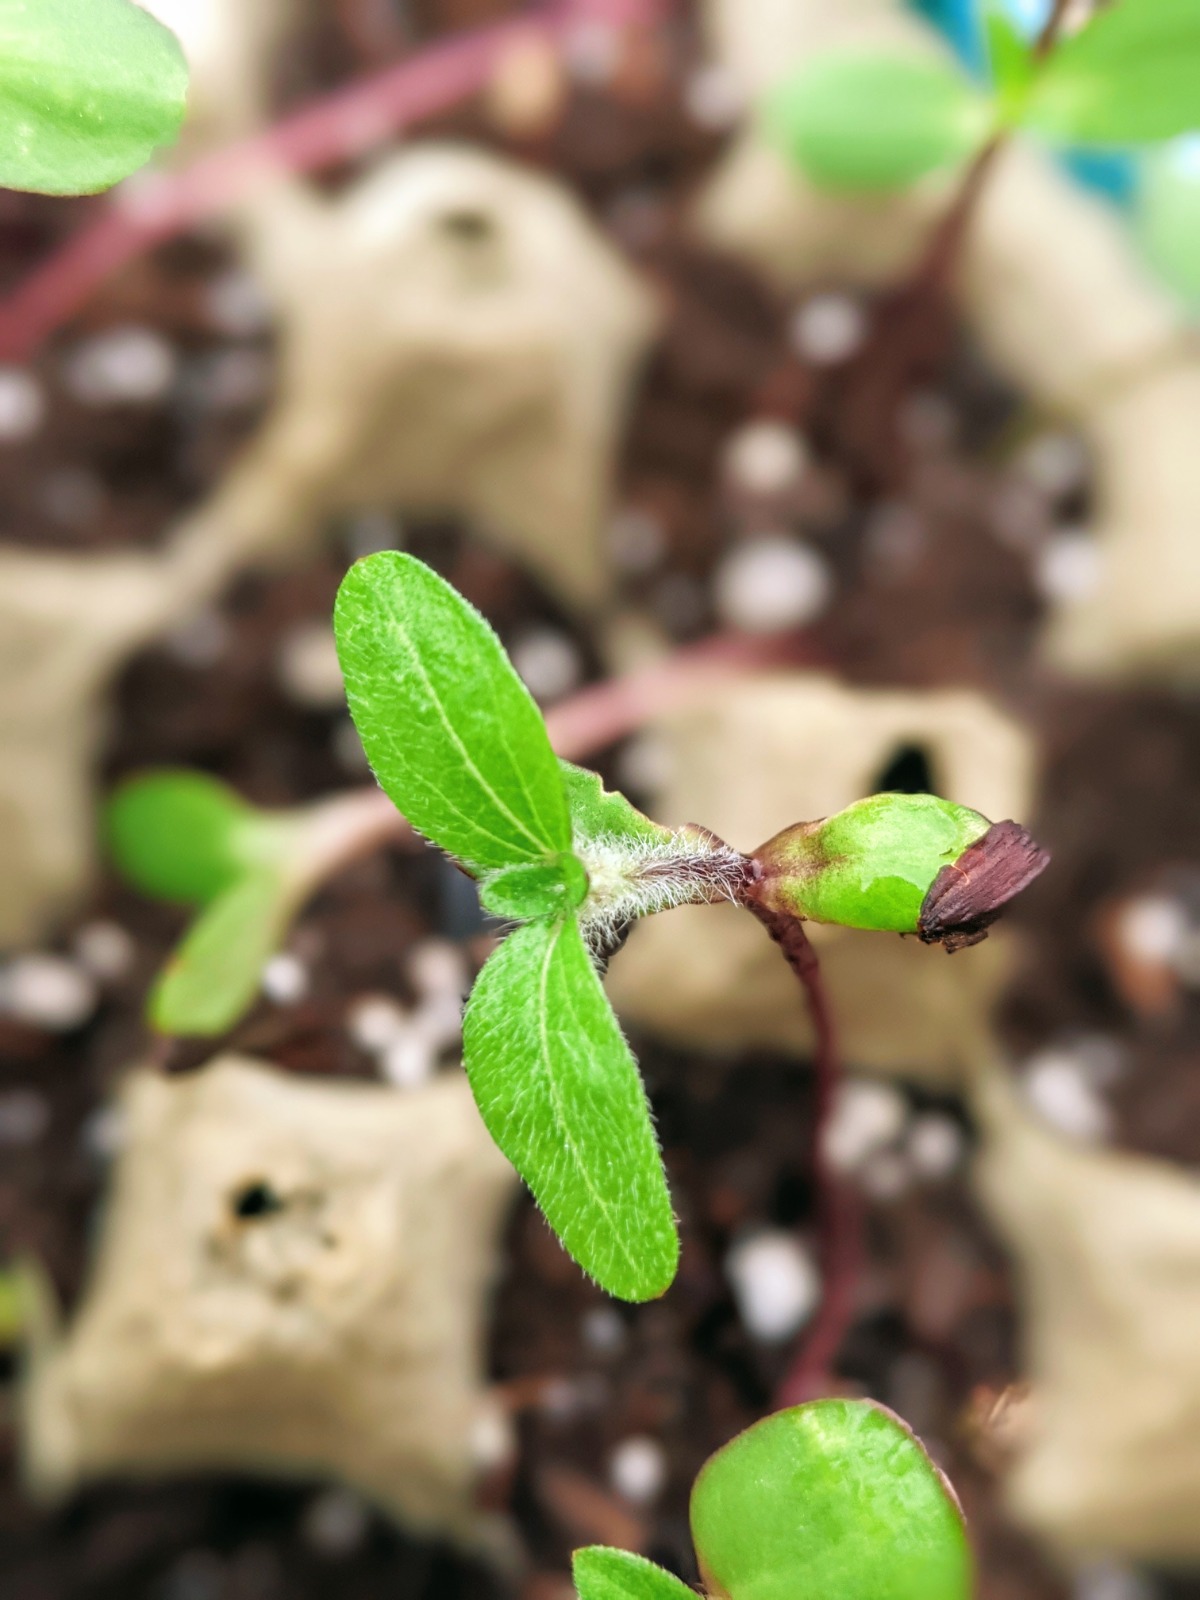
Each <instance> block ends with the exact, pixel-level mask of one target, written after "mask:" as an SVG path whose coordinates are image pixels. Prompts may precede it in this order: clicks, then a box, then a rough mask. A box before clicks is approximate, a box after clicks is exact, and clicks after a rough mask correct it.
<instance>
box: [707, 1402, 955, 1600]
mask: <svg viewBox="0 0 1200 1600" xmlns="http://www.w3.org/2000/svg"><path fill="white" fill-rule="evenodd" d="M691 1521H692V1537H693V1539H694V1540H695V1544H696V1553H697V1556H698V1557H699V1561H700V1570H701V1573H702V1574H703V1577H704V1581H705V1587H706V1588H707V1590H708V1592H709V1593H710V1594H712V1595H715V1596H727V1597H728V1600H970V1595H971V1589H972V1560H971V1552H970V1547H969V1545H968V1543H967V1536H966V1529H965V1527H964V1526H963V1519H962V1512H961V1511H960V1509H959V1506H958V1502H957V1501H956V1499H955V1498H954V1494H953V1491H952V1490H951V1489H950V1487H949V1485H948V1483H947V1482H946V1480H945V1478H944V1477H943V1476H942V1474H941V1473H940V1472H939V1471H938V1469H937V1468H936V1467H935V1466H934V1464H933V1462H932V1461H931V1460H930V1459H929V1457H928V1456H927V1455H926V1453H925V1451H924V1450H923V1449H922V1448H921V1446H920V1444H919V1443H918V1442H917V1440H916V1439H915V1438H914V1437H913V1435H912V1434H911V1433H910V1432H909V1430H908V1429H907V1428H906V1427H905V1426H904V1424H903V1423H902V1422H901V1421H900V1419H899V1418H898V1417H895V1416H893V1415H892V1413H891V1412H889V1411H886V1410H884V1408H883V1407H882V1406H877V1405H874V1404H872V1403H870V1402H868V1401H861V1400H819V1401H815V1402H814V1403H812V1404H810V1405H804V1406H795V1407H793V1408H792V1409H790V1410H787V1411H780V1412H776V1414H775V1415H774V1416H770V1417H767V1418H766V1419H765V1420H764V1421H762V1422H759V1423H756V1424H755V1425H754V1426H753V1427H752V1428H748V1429H747V1430H746V1432H745V1433H742V1434H739V1435H738V1437H737V1438H736V1439H734V1440H732V1441H731V1442H730V1443H729V1444H727V1445H726V1446H725V1447H724V1449H722V1450H719V1451H718V1452H717V1453H716V1455H715V1456H713V1457H711V1459H710V1460H709V1461H708V1462H707V1463H706V1465H705V1466H704V1467H703V1468H702V1469H701V1472H700V1475H699V1477H698V1478H697V1479H696V1483H695V1486H694V1487H693V1489H692V1501H691Z"/></svg>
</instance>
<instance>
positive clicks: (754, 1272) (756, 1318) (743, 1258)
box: [725, 1228, 821, 1344]
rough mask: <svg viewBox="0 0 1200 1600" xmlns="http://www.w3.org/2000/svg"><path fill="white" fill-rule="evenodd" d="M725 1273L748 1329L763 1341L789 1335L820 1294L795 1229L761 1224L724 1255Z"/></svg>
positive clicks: (807, 1315)
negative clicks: (758, 1229) (793, 1231)
mask: <svg viewBox="0 0 1200 1600" xmlns="http://www.w3.org/2000/svg"><path fill="white" fill-rule="evenodd" d="M725 1273H726V1276H727V1277H728V1279H729V1282H730V1286H731V1287H732V1289H733V1297H734V1299H735V1300H736V1301H737V1307H738V1311H739V1313H740V1315H741V1318H742V1321H743V1322H744V1323H745V1325H746V1328H747V1330H748V1331H749V1333H750V1334H751V1335H752V1336H753V1337H754V1338H755V1339H760V1340H762V1342H763V1343H764V1344H777V1343H778V1342H779V1341H781V1340H783V1339H787V1338H790V1337H791V1335H792V1334H793V1333H795V1332H796V1330H797V1329H798V1328H802V1327H803V1326H804V1324H805V1323H806V1322H807V1321H808V1320H809V1318H810V1317H811V1316H812V1314H813V1312H814V1311H815V1310H816V1309H817V1306H818V1304H819V1302H820V1299H821V1278H820V1274H819V1273H818V1271H817V1269H816V1266H815V1265H814V1263H813V1260H812V1257H811V1256H810V1255H809V1253H808V1251H807V1250H806V1249H805V1247H804V1245H803V1244H802V1243H801V1242H800V1240H799V1239H797V1238H796V1236H795V1235H794V1234H791V1233H785V1232H784V1231H783V1230H782V1229H780V1228H764V1229H762V1230H761V1231H760V1232H757V1233H752V1234H748V1235H747V1236H746V1237H745V1238H743V1239H740V1240H739V1241H738V1242H737V1243H736V1244H735V1245H734V1246H733V1248H732V1249H731V1250H730V1252H729V1254H728V1255H727V1256H726V1258H725Z"/></svg>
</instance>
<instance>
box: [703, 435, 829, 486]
mask: <svg viewBox="0 0 1200 1600" xmlns="http://www.w3.org/2000/svg"><path fill="white" fill-rule="evenodd" d="M722 464H723V466H724V468H725V471H726V472H727V473H728V475H729V477H730V479H731V480H732V481H733V483H734V484H736V486H737V487H738V488H739V489H741V490H742V491H743V492H744V493H747V494H759V495H778V494H785V493H786V492H787V491H788V490H789V489H791V488H792V487H793V486H794V485H795V484H796V483H798V482H799V481H800V479H801V478H802V477H803V476H804V474H805V472H806V471H807V470H808V446H807V445H806V444H805V442H804V440H803V439H802V438H801V436H800V435H799V434H798V433H797V432H796V430H795V429H794V428H790V427H788V425H787V423H786V422H777V421H775V419H774V418H772V417H762V418H759V419H758V420H756V421H754V422H747V423H744V424H743V425H742V427H740V428H739V429H738V430H737V432H736V433H734V434H732V435H731V436H730V437H729V439H728V440H727V441H726V443H725V449H724V451H723V455H722Z"/></svg>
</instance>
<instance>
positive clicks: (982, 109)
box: [762, 0, 1200, 193]
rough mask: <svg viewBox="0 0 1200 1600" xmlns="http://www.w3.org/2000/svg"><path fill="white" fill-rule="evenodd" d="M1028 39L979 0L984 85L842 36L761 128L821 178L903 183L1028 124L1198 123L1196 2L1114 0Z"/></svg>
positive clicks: (793, 84)
mask: <svg viewBox="0 0 1200 1600" xmlns="http://www.w3.org/2000/svg"><path fill="white" fill-rule="evenodd" d="M1057 22H1058V14H1057V11H1056V14H1055V23H1054V31H1053V33H1052V34H1050V35H1044V36H1043V38H1042V39H1041V40H1039V41H1036V42H1031V41H1029V40H1027V39H1025V38H1024V37H1023V36H1022V35H1021V34H1020V33H1019V32H1018V31H1017V29H1016V28H1015V27H1014V26H1013V23H1012V21H1011V19H1010V16H1009V14H1008V12H1007V11H1006V10H1005V9H1004V8H1003V6H1002V5H1001V3H1000V0H985V5H984V25H985V32H986V35H987V42H988V52H989V56H990V60H991V69H992V87H991V88H990V89H986V88H981V87H979V86H977V85H975V84H973V83H972V82H971V81H970V80H969V79H968V78H967V77H966V76H965V75H964V73H963V72H962V71H961V69H959V68H958V67H956V66H955V65H954V64H953V63H952V62H950V61H948V60H944V61H943V60H937V59H926V58H924V57H919V56H918V57H914V56H910V55H903V54H899V53H894V52H891V51H888V50H885V49H871V50H859V49H854V48H850V47H847V48H845V49H838V50H831V51H829V52H827V53H823V54H820V55H817V56H815V57H814V58H813V59H812V60H811V61H809V62H807V63H806V64H805V65H804V66H803V67H802V68H801V69H800V70H799V71H798V72H797V73H795V74H794V75H793V76H791V77H789V78H787V79H785V80H784V81H783V83H781V84H780V86H779V87H778V88H777V89H775V90H774V91H773V92H772V93H771V94H770V95H769V96H768V97H767V99H766V101H765V102H764V105H763V108H762V110H763V121H764V128H765V131H766V133H767V136H768V138H770V139H771V140H772V141H773V142H774V143H776V144H777V145H778V146H779V147H780V148H781V149H782V150H783V151H784V152H785V153H786V154H787V155H789V156H790V157H791V159H792V160H794V161H795V162H796V164H797V165H798V166H800V167H801V168H802V169H803V170H804V172H805V174H806V176H807V177H808V178H810V179H811V181H812V182H813V183H815V184H816V185H817V186H818V187H819V188H823V189H831V190H838V191H841V192H843V193H852V192H856V191H857V192H871V191H879V190H889V189H897V188H902V187H904V186H906V185H908V184H910V183H913V182H915V181H916V180H917V179H918V178H921V177H923V176H924V175H925V174H926V173H929V172H933V171H935V170H937V169H939V168H943V167H947V166H952V165H954V164H955V163H957V162H961V161H963V160H964V159H965V158H967V157H969V156H971V154H972V153H973V152H976V151H978V150H980V149H981V147H983V146H985V145H987V144H988V143H990V142H992V141H994V140H996V139H999V138H1003V137H1005V136H1007V135H1008V134H1009V133H1012V132H1014V131H1018V130H1019V131H1024V132H1027V133H1031V134H1034V135H1036V136H1039V137H1042V138H1046V139H1051V140H1054V141H1055V142H1056V143H1059V144H1067V145H1080V146H1098V147H1101V148H1111V147H1112V146H1120V145H1128V144H1146V143H1152V142H1155V141H1157V140H1161V139H1170V138H1173V137H1174V136H1175V135H1176V134H1179V133H1186V132H1189V131H1190V130H1191V129H1193V128H1194V127H1195V126H1196V120H1197V113H1196V107H1197V104H1198V103H1200V6H1197V5H1196V4H1195V0H1116V3H1115V4H1111V5H1106V6H1099V7H1097V8H1096V10H1095V13H1094V15H1093V16H1092V17H1091V18H1090V20H1089V21H1088V22H1086V23H1085V24H1084V26H1083V27H1082V28H1080V29H1079V30H1078V31H1077V32H1074V33H1071V34H1070V35H1068V36H1066V37H1059V36H1058V33H1057Z"/></svg>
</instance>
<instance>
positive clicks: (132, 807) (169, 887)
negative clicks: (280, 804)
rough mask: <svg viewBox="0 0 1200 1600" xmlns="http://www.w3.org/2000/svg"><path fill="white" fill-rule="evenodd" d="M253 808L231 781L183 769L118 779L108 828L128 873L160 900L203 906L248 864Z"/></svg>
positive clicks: (110, 840) (111, 843) (106, 822)
mask: <svg viewBox="0 0 1200 1600" xmlns="http://www.w3.org/2000/svg"><path fill="white" fill-rule="evenodd" d="M255 815H256V813H255V811H254V808H253V807H252V806H249V805H247V803H246V801H244V800H243V799H242V797H241V795H239V794H236V793H235V792H234V791H233V790H232V789H231V788H229V786H228V785H227V784H224V783H220V782H218V780H217V779H216V778H210V777H208V775H207V774H206V773H203V772H188V771H186V770H184V769H182V768H179V769H174V768H172V769H163V770H158V771H154V772H147V773H142V774H139V775H138V776H137V777H135V778H130V779H128V780H127V781H126V782H124V783H122V784H120V785H118V787H117V788H116V789H115V790H114V792H113V794H112V795H111V796H110V798H109V801H108V804H107V806H106V808H105V814H104V831H105V835H106V838H107V842H108V847H109V850H110V852H111V854H112V857H113V860H114V861H115V863H116V865H117V866H118V868H119V869H120V871H121V873H122V875H123V876H124V877H125V878H127V879H128V880H129V882H130V883H132V884H133V885H134V887H135V888H137V889H140V890H141V891H142V893H143V894H148V895H152V896H154V898H156V899H159V900H180V901H183V902H184V903H185V904H188V905H203V904H204V902H205V901H207V900H211V899H212V897H213V896H214V895H216V894H219V893H220V892H221V890H222V889H225V888H227V887H228V886H229V884H230V883H232V882H233V881H234V879H235V878H237V877H238V876H239V875H240V874H241V873H242V872H243V871H244V870H245V868H246V865H247V859H246V845H247V836H246V829H245V825H246V824H247V823H248V822H250V821H251V819H253V818H254V817H255Z"/></svg>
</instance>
